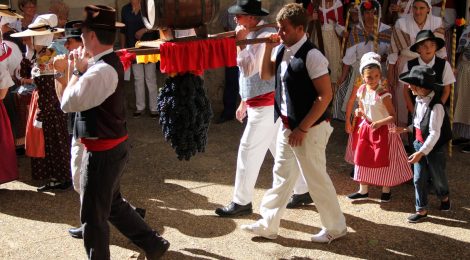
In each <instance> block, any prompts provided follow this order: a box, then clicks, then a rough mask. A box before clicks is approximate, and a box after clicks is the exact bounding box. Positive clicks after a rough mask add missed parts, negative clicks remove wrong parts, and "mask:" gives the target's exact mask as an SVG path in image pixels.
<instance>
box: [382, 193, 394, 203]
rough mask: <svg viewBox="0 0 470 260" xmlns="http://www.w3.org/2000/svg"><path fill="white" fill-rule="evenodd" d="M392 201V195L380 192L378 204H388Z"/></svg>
mask: <svg viewBox="0 0 470 260" xmlns="http://www.w3.org/2000/svg"><path fill="white" fill-rule="evenodd" d="M391 199H392V193H391V192H389V193H385V192H382V196H380V202H389V201H390V200H391Z"/></svg>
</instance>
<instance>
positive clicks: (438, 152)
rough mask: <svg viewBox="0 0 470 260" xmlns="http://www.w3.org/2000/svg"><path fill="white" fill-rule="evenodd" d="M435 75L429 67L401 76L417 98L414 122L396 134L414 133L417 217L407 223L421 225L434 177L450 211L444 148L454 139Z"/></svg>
mask: <svg viewBox="0 0 470 260" xmlns="http://www.w3.org/2000/svg"><path fill="white" fill-rule="evenodd" d="M436 78H437V77H436V73H435V72H434V71H433V69H432V68H430V67H428V66H423V65H418V66H414V67H413V68H412V69H411V70H410V71H409V72H405V73H403V74H401V75H400V80H401V81H402V82H404V83H407V84H409V86H410V89H411V91H412V93H413V95H415V96H417V97H416V108H415V112H414V117H413V122H412V125H410V126H409V127H408V128H397V129H396V130H395V131H396V132H397V133H403V132H413V135H414V136H415V141H414V142H413V146H414V148H415V151H416V152H415V153H413V154H412V155H411V156H410V157H409V163H413V164H414V185H415V196H416V214H413V215H411V216H409V217H408V222H410V223H416V222H420V221H421V220H423V219H424V218H426V217H427V215H428V198H427V196H428V190H427V189H428V181H429V179H431V178H432V180H433V184H434V187H435V189H436V194H437V196H438V198H439V199H440V201H441V205H440V207H439V209H440V210H442V211H448V210H450V200H449V186H448V183H447V177H446V174H445V165H446V156H445V153H444V145H445V144H446V143H447V142H448V141H449V140H450V139H451V138H452V130H451V128H450V120H449V117H448V115H447V113H446V112H445V110H444V106H443V104H442V101H441V99H440V97H439V96H438V95H437V92H438V91H440V89H441V88H442V85H440V84H437V81H436Z"/></svg>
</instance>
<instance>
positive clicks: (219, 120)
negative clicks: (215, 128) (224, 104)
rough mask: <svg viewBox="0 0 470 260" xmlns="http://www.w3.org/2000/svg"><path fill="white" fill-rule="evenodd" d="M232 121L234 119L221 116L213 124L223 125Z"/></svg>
mask: <svg viewBox="0 0 470 260" xmlns="http://www.w3.org/2000/svg"><path fill="white" fill-rule="evenodd" d="M233 119H234V117H231V118H228V117H224V116H221V117H219V118H217V119H216V120H215V123H216V124H223V123H225V122H227V121H231V120H233Z"/></svg>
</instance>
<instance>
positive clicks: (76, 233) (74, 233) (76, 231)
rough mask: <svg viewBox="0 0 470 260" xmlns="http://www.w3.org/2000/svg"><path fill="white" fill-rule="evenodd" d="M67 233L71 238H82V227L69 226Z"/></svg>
mask: <svg viewBox="0 0 470 260" xmlns="http://www.w3.org/2000/svg"><path fill="white" fill-rule="evenodd" d="M69 234H70V236H71V237H73V238H77V239H83V229H82V227H81V226H80V227H77V228H70V229H69Z"/></svg>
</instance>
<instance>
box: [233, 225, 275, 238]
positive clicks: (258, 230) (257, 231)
mask: <svg viewBox="0 0 470 260" xmlns="http://www.w3.org/2000/svg"><path fill="white" fill-rule="evenodd" d="M240 229H241V230H243V231H246V232H248V233H251V234H254V235H256V236H260V237H264V238H267V239H276V238H277V234H276V233H270V232H269V231H267V230H266V228H264V227H263V226H261V225H260V224H259V223H258V222H255V223H253V224H249V225H241V226H240Z"/></svg>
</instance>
